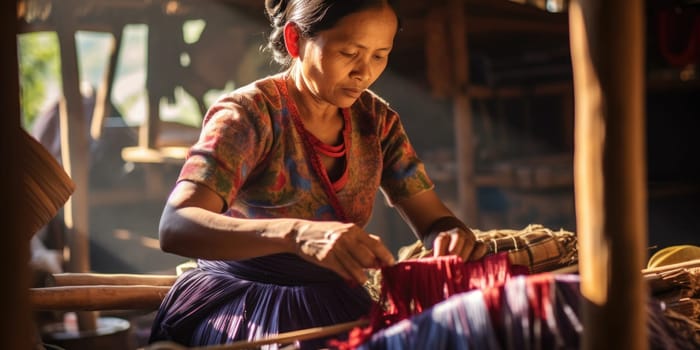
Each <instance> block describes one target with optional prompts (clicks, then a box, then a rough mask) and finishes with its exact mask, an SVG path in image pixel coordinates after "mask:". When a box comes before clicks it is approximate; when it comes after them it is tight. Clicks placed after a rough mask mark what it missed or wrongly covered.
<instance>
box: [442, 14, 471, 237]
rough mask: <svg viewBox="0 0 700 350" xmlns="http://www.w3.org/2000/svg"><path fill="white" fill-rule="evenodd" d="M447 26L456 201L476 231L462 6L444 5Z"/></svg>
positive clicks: (466, 59) (467, 71)
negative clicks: (453, 92)
mask: <svg viewBox="0 0 700 350" xmlns="http://www.w3.org/2000/svg"><path fill="white" fill-rule="evenodd" d="M447 13H448V16H449V17H448V23H449V30H448V32H449V33H450V37H451V45H452V49H453V51H452V65H453V69H452V71H453V72H454V79H455V81H454V86H455V87H456V94H455V96H454V98H453V103H452V105H453V113H454V123H455V148H456V150H455V154H456V158H457V199H458V203H459V209H458V213H457V216H459V217H461V218H462V219H463V220H465V222H466V223H467V225H469V226H470V227H478V225H479V222H478V216H479V209H478V201H477V198H476V183H475V176H474V162H475V155H474V153H475V151H474V135H473V122H472V105H471V100H470V98H469V95H468V93H467V86H469V54H468V51H467V32H466V23H465V22H466V21H465V18H466V17H465V15H464V2H463V1H461V0H449V1H448V2H447Z"/></svg>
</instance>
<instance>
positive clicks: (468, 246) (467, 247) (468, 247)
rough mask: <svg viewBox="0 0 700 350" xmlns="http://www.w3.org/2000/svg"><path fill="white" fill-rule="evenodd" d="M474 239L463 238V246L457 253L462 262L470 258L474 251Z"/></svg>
mask: <svg viewBox="0 0 700 350" xmlns="http://www.w3.org/2000/svg"><path fill="white" fill-rule="evenodd" d="M474 246H475V244H474V238H473V237H470V238H465V241H464V246H463V247H462V250H461V251H460V252H459V253H457V254H458V255H459V256H460V257H461V258H462V259H464V261H467V260H468V259H469V257H470V256H471V254H472V252H473V251H474Z"/></svg>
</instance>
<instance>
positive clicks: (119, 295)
mask: <svg viewBox="0 0 700 350" xmlns="http://www.w3.org/2000/svg"><path fill="white" fill-rule="evenodd" d="M169 290H170V287H161V286H69V287H44V288H32V289H30V290H29V300H30V302H31V304H32V306H33V307H34V308H35V309H37V310H64V311H76V310H77V311H99V310H155V309H157V308H158V306H160V303H161V302H162V301H163V298H165V295H166V294H167V293H168V291H169Z"/></svg>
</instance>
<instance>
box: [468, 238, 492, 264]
mask: <svg viewBox="0 0 700 350" xmlns="http://www.w3.org/2000/svg"><path fill="white" fill-rule="evenodd" d="M487 252H488V246H487V245H486V244H485V243H484V242H483V241H476V242H474V249H472V252H471V254H470V255H469V260H478V259H481V258H483V257H484V255H486V253H487Z"/></svg>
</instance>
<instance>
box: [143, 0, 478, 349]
mask: <svg viewBox="0 0 700 350" xmlns="http://www.w3.org/2000/svg"><path fill="white" fill-rule="evenodd" d="M266 9H267V12H268V15H269V17H270V19H271V22H272V25H273V31H272V33H271V35H270V39H269V44H268V48H269V49H270V50H271V51H272V52H273V54H274V57H275V59H276V60H277V61H278V62H280V63H282V64H284V65H286V66H287V69H286V70H285V72H284V73H281V74H279V75H275V76H271V77H267V78H264V79H261V80H259V81H257V82H254V83H252V84H251V85H249V86H246V87H242V88H240V89H238V90H236V91H234V92H232V93H230V94H229V95H227V96H224V97H222V98H221V99H220V100H219V101H218V102H216V103H215V104H214V105H213V106H212V107H211V108H210V109H209V111H208V112H207V114H206V116H205V120H204V124H203V130H202V133H201V136H200V139H199V141H198V142H197V144H195V145H194V146H193V147H192V149H191V150H190V153H189V156H188V159H187V161H186V162H185V165H184V166H183V168H182V171H181V174H180V177H179V180H178V182H177V185H176V186H175V188H174V190H173V192H172V194H171V196H170V198H169V199H168V203H167V205H166V207H165V209H164V212H163V216H162V218H161V224H160V229H159V231H160V242H161V247H162V249H163V250H164V251H167V252H170V253H175V254H179V255H183V256H188V257H192V258H197V259H199V261H198V268H197V269H195V270H193V271H190V272H188V273H186V274H184V275H183V276H182V277H181V278H180V279H179V280H178V282H177V283H176V284H175V285H174V286H173V288H172V290H171V292H170V293H169V294H168V296H167V297H166V299H165V300H164V302H163V304H162V306H161V308H160V310H159V313H158V315H157V317H156V320H155V323H154V327H153V332H152V337H151V340H152V341H155V340H162V339H170V340H174V341H177V342H180V343H183V344H188V345H194V344H200V345H201V344H218V343H225V342H231V341H236V340H245V339H257V338H261V337H265V336H267V335H270V334H275V333H278V332H286V331H291V330H295V329H302V328H309V327H316V326H324V325H330V324H336V323H341V322H347V321H351V320H355V319H357V318H360V317H362V316H366V315H367V314H368V312H369V307H370V302H371V301H370V298H369V297H368V295H367V293H366V292H365V290H364V289H363V288H362V286H361V284H362V283H363V282H365V280H366V278H367V277H366V275H365V269H372V268H379V267H381V266H384V265H390V264H393V263H394V257H393V256H392V254H391V253H390V252H389V250H388V249H387V248H386V247H385V246H384V245H383V244H382V242H381V240H380V239H379V238H378V237H377V236H375V235H372V234H369V233H368V232H366V231H365V230H364V229H363V227H364V226H365V225H366V224H367V222H368V220H369V217H370V213H371V210H372V204H373V203H374V196H375V193H376V192H377V189H379V188H381V189H382V191H383V193H384V195H385V196H386V197H387V198H388V199H389V201H390V202H391V203H392V204H393V205H394V206H395V207H396V208H397V210H398V211H399V212H400V213H401V215H402V216H403V217H404V218H405V219H406V221H407V223H408V224H409V225H410V226H411V227H412V229H413V230H414V231H415V232H416V233H417V234H418V235H419V236H420V237H421V238H423V239H424V240H427V241H433V240H434V251H435V254H436V255H447V254H455V255H459V256H461V257H463V258H465V259H468V258H472V259H473V258H478V257H481V255H483V254H484V252H485V247H484V246H483V245H480V244H476V241H475V237H474V234H473V233H472V232H471V231H469V229H468V228H467V227H466V225H464V223H462V222H461V221H460V220H458V219H456V218H455V217H454V215H453V214H452V213H451V212H450V210H449V209H448V208H447V207H446V206H445V205H444V204H443V202H441V201H440V199H439V198H438V197H437V196H436V194H435V192H434V191H433V184H432V182H431V181H430V179H429V178H428V176H427V175H426V174H425V171H424V167H423V164H422V163H421V162H420V160H419V159H418V157H417V156H416V154H415V152H414V150H413V148H412V147H411V145H410V143H409V141H408V138H407V137H406V134H405V133H404V129H403V127H402V125H401V122H400V120H399V117H398V115H397V114H396V113H395V112H394V111H392V110H391V109H390V108H388V106H387V104H386V103H385V102H384V101H383V100H382V99H380V98H379V97H378V96H376V95H375V94H373V93H372V92H370V91H368V90H367V88H368V87H369V86H370V85H371V84H372V83H373V82H374V81H375V80H376V79H377V78H378V77H379V75H380V74H381V73H382V71H383V70H384V68H385V67H386V64H387V58H388V56H389V53H390V52H391V49H392V45H393V40H394V36H395V35H396V32H397V30H398V19H397V15H396V13H395V11H394V10H393V8H392V7H391V5H390V4H389V3H388V2H387V1H386V0H356V1H344V0H336V1H332V0H288V1H274V0H273V1H266ZM222 214H224V215H222ZM427 244H428V245H430V244H431V243H430V242H428V243H427ZM320 344H322V343H320ZM302 345H306V347H315V346H318V345H319V343H316V344H315V345H314V344H313V343H306V344H302Z"/></svg>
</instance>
